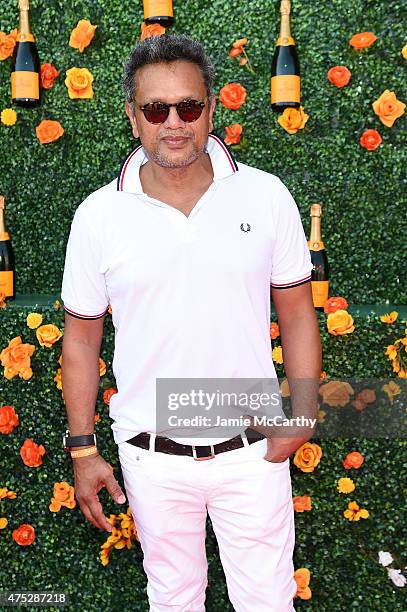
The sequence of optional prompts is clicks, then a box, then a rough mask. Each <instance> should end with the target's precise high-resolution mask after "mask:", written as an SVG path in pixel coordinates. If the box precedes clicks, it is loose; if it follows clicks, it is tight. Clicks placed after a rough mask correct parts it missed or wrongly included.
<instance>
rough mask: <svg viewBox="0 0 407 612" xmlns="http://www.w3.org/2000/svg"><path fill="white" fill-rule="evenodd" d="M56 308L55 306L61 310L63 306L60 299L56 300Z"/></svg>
mask: <svg viewBox="0 0 407 612" xmlns="http://www.w3.org/2000/svg"><path fill="white" fill-rule="evenodd" d="M54 308H55V310H60V308H61V302H60V301H59V300H56V301H55V302H54Z"/></svg>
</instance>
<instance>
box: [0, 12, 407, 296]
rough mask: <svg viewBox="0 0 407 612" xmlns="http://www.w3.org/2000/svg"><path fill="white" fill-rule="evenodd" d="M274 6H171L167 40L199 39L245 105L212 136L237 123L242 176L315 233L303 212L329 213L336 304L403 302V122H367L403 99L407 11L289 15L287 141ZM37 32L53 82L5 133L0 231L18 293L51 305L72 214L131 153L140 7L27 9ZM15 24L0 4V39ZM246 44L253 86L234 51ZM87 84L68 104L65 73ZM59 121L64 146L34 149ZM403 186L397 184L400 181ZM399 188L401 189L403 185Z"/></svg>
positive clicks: (228, 114)
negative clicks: (337, 77) (294, 57)
mask: <svg viewBox="0 0 407 612" xmlns="http://www.w3.org/2000/svg"><path fill="white" fill-rule="evenodd" d="M279 4H280V3H279V2H278V1H277V0H250V1H249V0H240V1H239V2H230V1H226V0H212V1H211V2H207V1H206V0H184V1H183V2H177V0H175V2H174V6H175V14H176V25H175V26H174V28H173V30H174V31H175V32H184V33H188V34H190V35H191V36H193V37H196V38H198V39H199V40H201V41H203V42H204V44H205V46H206V48H207V50H208V52H209V54H210V55H211V57H212V58H213V60H214V62H215V65H216V70H217V77H216V83H215V90H216V93H218V92H219V89H220V88H221V87H222V86H223V85H225V84H226V83H228V82H231V81H238V82H240V83H241V84H242V85H244V87H246V89H247V91H248V97H247V103H246V104H245V105H244V106H242V107H241V108H240V109H239V110H237V111H233V110H228V109H225V108H223V107H222V106H221V105H220V104H218V107H217V111H216V118H215V131H216V132H217V133H218V134H219V135H221V136H222V135H224V127H225V126H226V125H230V124H232V123H237V122H239V123H241V124H242V125H243V126H244V136H245V141H246V145H247V146H245V147H243V148H241V149H237V150H236V151H235V153H236V156H237V158H238V159H239V160H240V161H242V162H244V163H247V164H251V165H254V166H257V167H259V168H261V169H263V170H266V171H268V172H271V173H274V174H276V175H278V176H279V177H280V178H281V179H282V180H283V181H284V182H285V183H286V185H287V186H288V187H289V189H290V190H291V191H292V193H293V195H294V197H295V199H296V201H297V203H298V206H299V209H300V212H301V216H302V220H303V223H304V228H305V230H306V232H307V233H308V231H309V221H310V219H309V209H310V205H311V204H312V203H313V202H319V203H321V204H322V205H323V214H324V219H323V237H324V240H325V242H326V246H327V249H328V254H329V261H330V264H331V289H332V292H333V293H332V294H333V295H336V294H338V293H340V294H342V295H346V296H347V297H348V299H349V300H350V302H353V303H359V304H362V303H378V302H383V301H385V300H386V299H389V300H390V302H392V303H396V304H400V303H403V302H404V301H405V295H406V293H405V283H404V286H403V285H402V284H401V279H400V257H401V253H402V251H403V247H404V243H403V234H404V232H403V229H402V219H404V218H405V215H403V197H402V193H403V184H404V183H405V173H403V169H404V168H405V155H406V154H405V151H406V148H405V147H404V149H403V143H405V129H404V130H403V128H405V116H404V117H401V118H400V119H397V120H396V122H395V123H394V125H393V127H392V128H387V127H385V126H384V125H383V124H382V123H381V122H380V120H379V118H378V117H377V116H376V115H375V113H374V111H373V109H372V102H373V101H375V100H376V99H377V98H378V97H379V96H380V95H381V93H382V92H383V91H384V90H385V89H389V90H391V91H394V92H395V93H396V95H397V97H398V98H399V99H400V100H404V101H406V99H407V91H406V80H405V61H406V60H404V59H403V56H402V55H401V49H402V47H403V45H404V44H405V28H404V27H403V19H402V17H403V13H402V6H403V3H402V2H401V1H399V0H393V1H392V2H377V1H372V0H370V1H369V0H365V1H364V2H356V3H355V2H352V1H351V0H332V2H329V3H326V2H323V1H322V0H315V1H313V2H308V1H307V0H297V1H296V2H295V3H293V5H294V6H293V14H292V31H293V35H294V37H295V39H296V42H297V45H298V51H299V57H300V65H301V75H302V104H303V106H304V108H305V111H306V112H307V113H308V114H309V117H310V118H309V120H308V122H307V124H306V127H305V129H304V130H301V131H300V132H299V133H297V134H295V135H289V134H288V133H286V132H285V131H284V130H283V129H282V128H281V127H280V125H279V124H278V123H277V115H276V114H275V113H274V112H273V111H272V110H271V107H270V104H269V99H270V94H269V91H270V65H271V58H272V54H273V47H274V42H275V40H276V37H277V35H278V30H279ZM31 6H32V10H31V24H32V29H33V31H34V32H35V34H36V36H37V38H38V49H39V53H40V59H41V61H42V62H51V63H53V64H54V65H55V66H56V67H57V68H58V69H59V70H60V72H61V74H60V76H59V77H58V79H57V80H56V82H55V85H54V87H53V88H52V89H51V90H47V91H45V92H44V98H43V104H42V106H41V107H40V108H39V109H37V110H24V109H23V110H18V121H17V124H16V125H15V126H14V127H12V128H6V127H5V126H3V125H0V139H1V147H0V168H1V178H0V181H1V182H0V192H1V193H3V194H5V196H6V197H7V198H8V201H9V207H8V211H7V220H8V225H9V229H10V231H11V234H12V238H13V244H14V247H15V251H16V256H17V266H18V277H17V283H18V286H17V290H18V292H19V293H30V292H34V293H35V292H36V293H47V294H49V293H54V292H55V291H58V290H59V288H60V286H61V278H62V269H63V258H64V251H65V245H66V240H67V236H68V232H69V228H70V223H71V220H72V217H73V213H74V211H75V209H76V207H77V206H78V205H79V203H80V202H81V201H82V200H83V199H84V198H85V197H86V196H87V195H88V194H89V193H90V192H91V191H93V190H95V189H96V188H98V187H100V186H101V185H102V184H105V183H107V182H108V181H110V180H111V179H112V178H113V177H114V176H115V175H116V173H117V171H118V169H119V167H120V163H121V160H122V159H123V158H124V157H125V156H126V154H127V153H128V152H129V151H131V150H132V149H133V148H134V147H135V146H136V144H138V143H136V142H135V141H134V139H133V136H132V134H131V129H130V124H129V122H128V120H127V117H126V115H125V113H124V95H123V92H122V89H121V78H122V65H123V61H124V59H125V58H126V56H127V55H128V53H129V52H130V50H131V49H132V47H133V45H134V44H135V42H136V40H137V38H138V36H139V33H140V22H141V19H142V2H141V1H140V0H139V1H138V2H137V1H135V0H99V1H98V2H93V1H91V0H66V1H65V2H64V3H63V10H61V3H60V2H57V1H56V0H32V2H31ZM81 18H88V19H90V21H91V22H92V23H93V24H97V26H98V28H97V30H96V36H95V38H94V40H93V42H92V43H91V45H90V46H89V47H88V48H86V49H85V51H84V53H83V54H81V53H79V51H77V50H76V49H73V48H71V47H69V45H68V41H69V35H70V32H71V30H72V28H73V27H74V26H75V25H76V23H77V21H78V20H79V19H81ZM16 26H17V11H16V1H15V0H2V3H1V10H0V30H3V31H6V32H8V31H10V29H12V28H14V27H16ZM365 30H370V31H372V32H374V33H375V34H376V36H377V37H378V40H377V41H376V42H375V43H374V44H373V46H372V47H370V48H369V49H366V50H364V51H362V52H358V51H355V50H353V49H352V48H351V47H350V46H349V44H348V40H349V39H350V37H351V36H352V35H353V34H354V33H356V32H361V31H365ZM242 36H246V37H248V39H249V44H248V46H247V47H246V48H247V52H248V54H249V57H250V60H251V63H252V65H253V68H254V70H255V72H254V74H252V73H251V72H249V71H248V70H247V69H246V68H244V67H240V66H239V64H238V62H237V60H236V59H230V58H229V57H228V52H229V49H230V46H231V44H232V43H233V41H234V40H236V39H237V38H240V37H242ZM335 65H346V66H347V67H348V68H349V69H350V70H351V72H352V79H351V81H350V83H349V85H348V86H346V87H344V88H337V87H335V86H334V85H332V84H331V83H330V82H329V81H328V80H327V77H326V73H327V71H328V69H329V68H331V67H332V66H335ZM10 66H11V61H10V60H9V59H8V60H6V61H4V62H0V85H1V87H0V107H1V108H6V107H10V106H11V99H10V85H9V73H10ZM73 66H77V67H86V68H88V69H89V70H90V71H91V72H92V74H93V75H94V78H95V80H94V92H95V95H94V98H93V99H92V100H70V99H69V98H68V95H67V89H66V87H65V85H64V79H65V72H66V70H68V69H69V68H71V67H73ZM44 118H48V119H55V120H58V121H60V122H61V124H62V125H63V127H64V129H65V134H64V136H63V137H62V138H61V139H59V140H58V141H56V142H55V143H52V144H49V145H41V144H39V142H38V140H37V138H36V135H35V126H36V125H38V124H39V122H40V121H41V120H42V119H44ZM366 128H375V129H377V130H378V131H379V132H380V133H381V135H382V137H383V143H382V145H381V146H380V147H379V148H378V149H377V150H376V151H371V152H369V151H366V150H365V149H364V148H362V147H361V146H360V144H359V137H360V135H361V133H362V132H363V131H364V130H365V129H366ZM403 177H404V179H403ZM403 180H404V183H403ZM404 227H405V226H404Z"/></svg>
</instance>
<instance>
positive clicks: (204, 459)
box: [191, 444, 215, 461]
mask: <svg viewBox="0 0 407 612" xmlns="http://www.w3.org/2000/svg"><path fill="white" fill-rule="evenodd" d="M191 446H192V456H193V458H194V460H195V461H206V460H207V459H214V458H215V449H214V448H213V444H208V445H207V446H210V449H211V454H210V455H209V456H208V457H197V455H196V447H195V446H194V444H192V445H191Z"/></svg>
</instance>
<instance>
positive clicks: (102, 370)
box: [99, 357, 106, 376]
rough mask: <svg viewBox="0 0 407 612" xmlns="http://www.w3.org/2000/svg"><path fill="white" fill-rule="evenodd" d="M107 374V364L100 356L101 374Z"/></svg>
mask: <svg viewBox="0 0 407 612" xmlns="http://www.w3.org/2000/svg"><path fill="white" fill-rule="evenodd" d="M105 374H106V364H105V362H104V361H103V359H102V358H101V357H99V376H104V375H105Z"/></svg>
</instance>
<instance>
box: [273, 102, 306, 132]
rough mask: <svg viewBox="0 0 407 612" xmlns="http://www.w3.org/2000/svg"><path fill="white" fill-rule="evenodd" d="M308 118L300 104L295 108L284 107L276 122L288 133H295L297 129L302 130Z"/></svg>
mask: <svg viewBox="0 0 407 612" xmlns="http://www.w3.org/2000/svg"><path fill="white" fill-rule="evenodd" d="M308 119H309V115H307V114H306V113H305V112H304V108H303V107H302V106H300V108H299V109H297V108H286V109H284V112H283V113H282V114H281V115H280V116H279V118H278V120H277V121H278V123H279V124H280V125H281V127H283V128H284V129H285V131H286V132H288V133H289V134H295V133H296V132H298V130H302V129H303V127H304V126H305V124H306V122H307V121H308Z"/></svg>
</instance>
